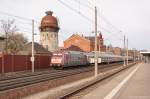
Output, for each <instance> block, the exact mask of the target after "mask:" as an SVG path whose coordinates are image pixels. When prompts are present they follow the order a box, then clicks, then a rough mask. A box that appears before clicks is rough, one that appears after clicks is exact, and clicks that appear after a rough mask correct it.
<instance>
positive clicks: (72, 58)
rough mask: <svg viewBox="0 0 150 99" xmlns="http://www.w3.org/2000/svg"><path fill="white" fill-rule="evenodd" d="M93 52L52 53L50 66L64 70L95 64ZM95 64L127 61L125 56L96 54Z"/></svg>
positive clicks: (129, 58)
mask: <svg viewBox="0 0 150 99" xmlns="http://www.w3.org/2000/svg"><path fill="white" fill-rule="evenodd" d="M94 56H95V52H89V53H86V52H80V51H57V52H53V55H52V57H51V62H50V65H51V66H52V67H54V68H61V69H63V68H66V67H73V66H87V65H90V64H94V63H95V59H94ZM97 57H98V59H97V62H98V64H102V63H115V62H123V61H124V59H126V60H127V57H126V56H118V55H114V54H112V53H106V52H101V53H99V52H97ZM128 60H129V61H132V60H133V57H128Z"/></svg>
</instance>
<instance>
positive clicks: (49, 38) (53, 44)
mask: <svg viewBox="0 0 150 99" xmlns="http://www.w3.org/2000/svg"><path fill="white" fill-rule="evenodd" d="M58 32H59V26H58V20H57V18H56V17H54V16H53V12H52V11H47V12H46V16H44V17H43V18H42V20H41V25H40V44H41V45H42V46H43V47H44V48H46V49H47V50H48V51H51V52H53V51H55V50H57V49H58Z"/></svg>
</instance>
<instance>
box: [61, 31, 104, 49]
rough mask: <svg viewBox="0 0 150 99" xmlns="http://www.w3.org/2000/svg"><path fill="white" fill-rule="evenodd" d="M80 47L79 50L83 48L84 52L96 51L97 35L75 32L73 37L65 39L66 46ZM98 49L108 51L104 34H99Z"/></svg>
mask: <svg viewBox="0 0 150 99" xmlns="http://www.w3.org/2000/svg"><path fill="white" fill-rule="evenodd" d="M72 46H73V47H75V48H79V50H82V51H84V52H91V51H94V48H95V37H93V36H86V37H84V36H83V35H82V36H81V35H78V34H73V35H72V36H71V37H69V38H68V39H67V40H65V41H64V48H65V49H68V48H72ZM97 48H98V50H99V49H100V50H101V51H102V52H105V51H106V46H105V45H104V42H103V37H102V34H100V35H99V36H98V45H97ZM76 50H77V49H76Z"/></svg>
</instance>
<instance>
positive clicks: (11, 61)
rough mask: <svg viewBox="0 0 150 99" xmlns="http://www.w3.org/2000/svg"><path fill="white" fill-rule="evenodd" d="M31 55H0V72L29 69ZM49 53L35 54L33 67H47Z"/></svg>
mask: <svg viewBox="0 0 150 99" xmlns="http://www.w3.org/2000/svg"><path fill="white" fill-rule="evenodd" d="M30 57H31V55H1V56H0V73H2V71H3V72H4V73H7V72H16V71H25V70H31V61H30ZM50 58H51V56H50V55H35V69H45V68H49V64H50Z"/></svg>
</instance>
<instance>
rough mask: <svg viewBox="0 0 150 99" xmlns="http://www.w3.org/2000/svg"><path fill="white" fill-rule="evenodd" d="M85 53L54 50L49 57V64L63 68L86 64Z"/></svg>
mask: <svg viewBox="0 0 150 99" xmlns="http://www.w3.org/2000/svg"><path fill="white" fill-rule="evenodd" d="M88 64H89V62H88V60H87V57H86V55H85V54H84V53H83V52H79V51H58V52H54V53H53V55H52V58H51V66H52V67H54V68H55V67H58V68H64V67H69V66H81V65H88Z"/></svg>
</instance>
